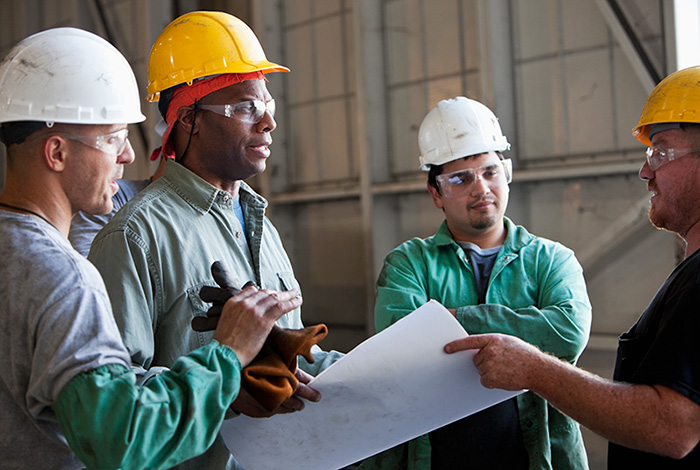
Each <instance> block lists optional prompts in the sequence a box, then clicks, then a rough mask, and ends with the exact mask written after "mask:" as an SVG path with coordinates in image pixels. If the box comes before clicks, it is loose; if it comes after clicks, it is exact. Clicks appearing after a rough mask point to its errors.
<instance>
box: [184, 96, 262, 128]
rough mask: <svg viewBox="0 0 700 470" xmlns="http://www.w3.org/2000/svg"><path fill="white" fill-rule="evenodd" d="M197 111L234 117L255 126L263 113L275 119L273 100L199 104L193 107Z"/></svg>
mask: <svg viewBox="0 0 700 470" xmlns="http://www.w3.org/2000/svg"><path fill="white" fill-rule="evenodd" d="M195 106H196V107H197V108H199V109H206V110H207V111H211V112H213V113H216V114H220V115H222V116H226V117H227V118H230V117H235V118H238V119H240V120H241V121H243V122H247V123H249V124H257V123H259V122H260V121H262V119H263V117H265V112H268V113H270V116H272V117H275V100H270V101H262V100H250V101H244V102H242V103H237V104H199V103H197V104H196V105H195Z"/></svg>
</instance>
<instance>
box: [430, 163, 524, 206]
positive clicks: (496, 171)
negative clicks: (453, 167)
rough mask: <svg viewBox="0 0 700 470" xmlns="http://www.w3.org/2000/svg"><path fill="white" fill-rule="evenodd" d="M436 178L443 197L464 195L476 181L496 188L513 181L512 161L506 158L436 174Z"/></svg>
mask: <svg viewBox="0 0 700 470" xmlns="http://www.w3.org/2000/svg"><path fill="white" fill-rule="evenodd" d="M436 180H437V182H438V184H439V185H440V189H442V192H443V194H444V195H445V197H459V196H464V195H465V194H467V193H469V192H470V191H471V190H472V188H473V187H474V185H475V184H476V183H477V182H478V181H483V182H484V183H485V184H486V185H487V186H488V187H489V189H496V188H500V187H501V186H504V185H506V184H508V183H510V182H511V181H513V162H512V161H511V160H510V159H509V158H507V159H505V160H499V161H498V162H493V163H489V164H488V165H484V166H481V167H479V168H468V169H466V170H459V171H454V172H452V173H445V174H444V175H438V176H437V178H436Z"/></svg>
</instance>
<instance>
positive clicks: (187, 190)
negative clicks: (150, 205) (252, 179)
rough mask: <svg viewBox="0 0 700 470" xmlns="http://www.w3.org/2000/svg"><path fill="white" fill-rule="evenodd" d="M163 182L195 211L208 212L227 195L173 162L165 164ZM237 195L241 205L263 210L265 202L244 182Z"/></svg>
mask: <svg viewBox="0 0 700 470" xmlns="http://www.w3.org/2000/svg"><path fill="white" fill-rule="evenodd" d="M161 178H162V179H163V181H164V182H165V183H166V184H167V185H168V186H169V187H170V188H171V189H172V190H173V191H174V192H176V193H177V194H178V195H179V196H180V197H182V198H183V199H184V200H185V201H187V202H188V203H189V204H190V205H191V206H192V207H193V208H194V209H195V210H197V211H199V212H201V213H206V212H209V211H210V210H211V208H212V206H213V204H214V202H215V201H216V198H217V197H219V195H228V193H227V192H226V191H223V190H221V189H218V188H216V187H215V186H213V185H212V184H210V183H209V182H208V181H206V180H205V179H203V178H201V177H199V176H198V175H196V174H195V173H193V172H192V171H190V170H189V169H187V168H185V167H184V166H182V165H181V164H179V163H176V162H175V161H173V160H168V161H166V162H165V172H164V173H163V176H161ZM239 194H240V198H241V204H243V205H255V206H259V207H260V208H262V209H264V208H266V207H267V200H265V198H263V197H262V196H260V195H259V194H258V193H256V192H255V191H254V190H253V189H252V188H251V187H250V186H249V185H248V184H246V182H245V181H241V185H240V189H239Z"/></svg>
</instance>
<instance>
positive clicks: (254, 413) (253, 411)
mask: <svg viewBox="0 0 700 470" xmlns="http://www.w3.org/2000/svg"><path fill="white" fill-rule="evenodd" d="M295 375H296V378H297V379H299V388H298V389H297V391H296V392H295V393H294V395H293V396H292V397H290V398H288V399H286V400H285V401H284V403H282V405H280V406H279V407H277V409H276V410H274V411H268V410H266V409H265V407H263V406H262V405H261V404H260V403H258V401H257V400H255V398H253V397H252V396H250V394H249V393H248V392H246V390H245V389H244V388H243V387H241V390H240V391H239V392H238V397H236V400H235V401H234V402H233V404H232V405H231V408H232V409H233V410H234V411H237V412H238V413H241V414H244V415H246V416H250V417H251V418H269V417H270V416H273V415H276V414H280V413H293V412H295V411H301V410H303V409H304V401H303V400H301V398H304V399H306V400H309V401H313V402H317V401H320V400H321V394H320V393H318V391H316V390H314V389H313V388H311V387H309V386H308V385H306V384H308V383H309V382H310V381H311V379H312V378H313V377H312V376H311V375H309V374H307V373H306V372H304V371H303V370H301V369H297V371H296V374H295Z"/></svg>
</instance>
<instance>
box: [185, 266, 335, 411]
mask: <svg viewBox="0 0 700 470" xmlns="http://www.w3.org/2000/svg"><path fill="white" fill-rule="evenodd" d="M211 273H212V275H213V276H214V280H215V281H216V283H217V284H218V285H219V287H211V286H204V287H202V288H201V289H200V291H199V297H200V298H201V299H202V300H203V301H204V302H211V303H212V304H213V305H212V306H211V307H210V308H209V310H207V315H206V316H204V315H199V316H196V317H194V318H193V319H192V328H193V329H194V330H196V331H210V330H215V329H216V325H218V323H219V318H220V317H221V312H222V310H223V308H224V304H225V303H226V301H227V300H228V299H230V298H231V297H233V296H234V295H237V294H238V293H240V292H241V290H243V289H245V288H246V287H248V286H254V285H255V283H254V282H252V281H248V282H247V283H246V284H245V285H244V286H243V288H242V289H238V288H236V287H234V281H233V278H232V277H231V274H230V273H229V272H228V270H227V269H226V268H225V267H224V265H223V264H222V263H221V262H220V261H215V262H214V263H213V264H212V265H211ZM327 334H328V328H327V327H326V325H324V324H319V325H315V326H309V327H306V328H303V329H299V330H294V329H288V328H280V327H279V326H277V325H274V326H273V327H272V331H270V334H269V335H268V337H267V339H266V340H265V344H263V347H262V349H261V350H260V352H259V353H258V355H257V356H255V359H253V360H252V361H251V363H250V364H248V365H247V366H246V367H244V368H243V370H242V371H241V386H242V387H243V388H245V390H246V391H247V392H248V393H249V394H250V396H252V397H253V398H255V400H256V401H257V402H258V403H260V404H261V405H262V406H263V407H264V408H265V409H267V410H268V411H274V410H275V409H277V408H278V407H279V406H280V405H281V404H282V403H283V402H284V401H285V400H286V399H288V398H290V397H291V396H292V395H294V392H296V391H297V388H299V380H298V379H297V378H296V375H295V374H296V371H297V356H304V357H305V358H306V360H307V361H308V362H310V363H313V362H314V357H313V356H312V354H311V348H312V346H313V345H315V344H316V343H318V342H319V341H321V340H322V339H323V338H325V337H326V335H327Z"/></svg>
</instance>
